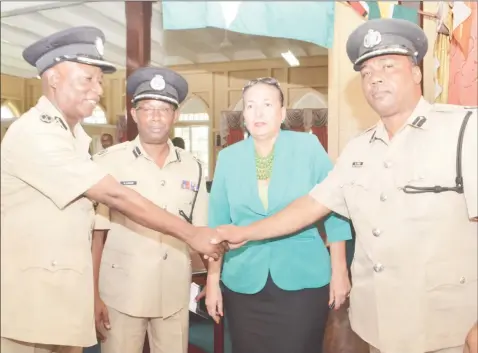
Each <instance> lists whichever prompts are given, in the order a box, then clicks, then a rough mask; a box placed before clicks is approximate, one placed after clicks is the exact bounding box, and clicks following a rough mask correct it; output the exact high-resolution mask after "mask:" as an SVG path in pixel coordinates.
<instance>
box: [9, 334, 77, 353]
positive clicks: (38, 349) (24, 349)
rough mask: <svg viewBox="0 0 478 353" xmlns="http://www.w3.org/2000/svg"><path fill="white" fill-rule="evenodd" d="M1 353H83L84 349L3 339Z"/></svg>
mask: <svg viewBox="0 0 478 353" xmlns="http://www.w3.org/2000/svg"><path fill="white" fill-rule="evenodd" d="M1 345H2V348H1V349H0V352H1V353H82V352H83V348H82V347H66V346H55V345H49V344H35V343H28V342H21V341H16V340H11V339H9V338H3V337H2V343H1Z"/></svg>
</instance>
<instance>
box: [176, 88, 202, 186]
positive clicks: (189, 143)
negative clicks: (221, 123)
mask: <svg viewBox="0 0 478 353" xmlns="http://www.w3.org/2000/svg"><path fill="white" fill-rule="evenodd" d="M207 110H208V107H207V105H206V103H205V102H204V101H203V100H202V99H200V98H198V97H194V98H191V99H189V100H188V101H187V102H186V103H185V104H184V105H183V106H182V107H181V114H180V116H179V119H178V122H177V123H176V125H175V127H174V137H181V138H182V139H183V140H184V144H185V148H186V151H189V152H191V153H192V154H193V155H194V156H195V157H196V158H197V159H199V160H200V161H201V162H202V164H203V166H204V170H203V173H204V177H205V178H206V179H207V178H208V176H209V158H210V153H209V148H210V136H209V135H210V125H209V124H210V121H209V114H208V113H207Z"/></svg>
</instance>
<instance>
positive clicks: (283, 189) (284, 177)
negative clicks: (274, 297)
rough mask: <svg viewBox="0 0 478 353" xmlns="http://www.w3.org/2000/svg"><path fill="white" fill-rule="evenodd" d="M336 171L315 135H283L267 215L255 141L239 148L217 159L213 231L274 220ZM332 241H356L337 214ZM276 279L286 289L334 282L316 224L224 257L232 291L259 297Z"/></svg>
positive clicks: (329, 226) (330, 224) (330, 226)
mask: <svg viewBox="0 0 478 353" xmlns="http://www.w3.org/2000/svg"><path fill="white" fill-rule="evenodd" d="M331 169H332V162H331V161H330V159H329V157H328V155H327V153H326V152H325V150H324V148H323V147H322V145H321V144H320V142H319V140H318V139H317V137H316V136H315V135H311V134H308V133H303V132H292V131H281V132H280V134H279V137H278V138H277V141H276V143H275V146H274V164H273V169H272V176H271V178H270V181H269V190H268V198H269V200H268V203H269V207H268V210H265V209H264V206H263V205H262V202H261V200H260V198H259V194H258V188H257V178H256V166H255V157H254V142H253V140H252V138H250V137H249V138H248V139H246V140H244V141H241V142H238V143H235V144H234V145H231V146H230V147H227V148H225V149H224V150H222V151H221V152H220V153H219V155H218V160H217V164H216V170H215V173H214V180H213V183H212V188H211V193H210V195H209V226H210V227H217V226H220V225H223V224H234V225H238V226H244V225H248V224H250V223H253V222H255V221H258V220H261V219H263V218H266V217H268V216H270V215H273V214H275V213H277V212H279V211H280V210H282V209H283V208H285V207H286V206H287V205H288V204H290V203H291V202H292V201H294V200H296V199H298V198H300V197H301V196H304V195H307V194H308V193H309V192H310V190H312V188H313V187H314V186H315V185H316V184H318V183H320V182H321V181H322V180H323V179H324V178H325V177H326V176H327V174H328V173H329V171H330V170H331ZM325 230H326V232H327V237H328V241H329V242H336V241H343V240H348V239H351V228H350V224H349V222H348V221H346V220H344V219H342V218H338V217H337V216H336V215H334V214H332V215H330V216H329V217H328V218H327V219H326V220H325ZM269 273H270V274H271V277H272V280H273V281H274V283H275V284H276V285H277V286H278V287H279V288H282V289H284V290H299V289H304V288H318V287H323V286H325V285H327V284H328V283H329V282H330V275H331V266H330V257H329V253H328V251H327V248H326V247H325V245H324V242H323V241H322V238H321V237H320V235H319V232H318V230H317V227H316V226H315V225H312V226H310V227H308V228H306V229H303V230H302V231H300V232H298V233H296V234H290V235H287V236H284V237H280V238H274V239H268V240H261V241H254V242H249V243H247V244H246V245H244V246H242V247H241V248H239V249H236V250H231V251H229V252H228V253H226V255H225V257H224V265H223V270H222V281H223V283H224V284H225V285H226V286H227V287H228V288H229V289H231V290H233V291H235V292H238V293H244V294H254V293H257V292H259V291H260V290H261V289H262V288H264V285H265V283H266V280H267V277H268V275H269Z"/></svg>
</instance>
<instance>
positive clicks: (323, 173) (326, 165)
mask: <svg viewBox="0 0 478 353" xmlns="http://www.w3.org/2000/svg"><path fill="white" fill-rule="evenodd" d="M312 150H313V151H314V156H313V157H314V164H313V165H314V167H315V175H317V184H318V185H317V186H316V187H315V188H314V189H313V190H312V191H311V192H310V195H311V196H312V197H313V198H314V199H315V200H317V201H318V202H320V203H321V204H323V205H324V206H326V207H327V208H329V209H330V210H332V211H334V212H336V210H335V209H338V206H339V207H343V208H345V211H346V206H345V200H344V199H343V194H342V188H340V187H336V188H335V189H332V190H329V189H328V188H330V187H333V186H334V185H333V184H332V185H331V186H328V187H327V184H326V186H325V188H326V190H327V193H325V192H324V191H320V190H321V188H322V187H324V186H323V185H322V184H323V183H324V182H326V181H327V180H328V179H329V178H330V174H329V173H330V172H331V170H332V168H333V165H332V161H331V160H330V158H329V156H328V154H327V152H325V150H324V148H323V147H322V145H321V144H320V142H319V141H318V140H317V141H315V143H314V146H313V149H312ZM339 186H340V185H339ZM318 190H319V191H318ZM334 191H335V195H334ZM329 199H330V200H331V201H333V202H334V204H335V206H334V207H335V209H334V208H332V207H331V206H329V205H330V204H332V203H331V202H330V201H329ZM341 199H342V200H341ZM340 211H342V212H344V210H340ZM346 213H347V215H348V212H347V211H346ZM324 226H325V232H326V233H327V241H329V242H331V243H333V242H337V241H344V240H349V239H352V230H351V227H350V223H349V221H348V220H347V219H344V218H342V217H340V216H339V215H337V214H336V213H331V214H330V215H329V216H328V217H327V218H326V219H325V221H324Z"/></svg>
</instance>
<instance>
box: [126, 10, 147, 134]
mask: <svg viewBox="0 0 478 353" xmlns="http://www.w3.org/2000/svg"><path fill="white" fill-rule="evenodd" d="M125 10H126V77H129V75H131V74H132V73H133V72H134V70H136V69H137V68H139V67H142V66H147V65H149V62H150V60H151V16H152V11H153V2H152V1H125ZM131 98H132V97H130V96H128V95H127V94H126V117H127V119H126V124H127V130H126V131H127V132H126V135H127V137H128V140H129V141H131V140H134V139H135V138H136V135H137V134H138V128H137V127H136V123H135V122H134V120H133V118H132V117H131V112H130V111H131V107H132V104H131Z"/></svg>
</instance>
